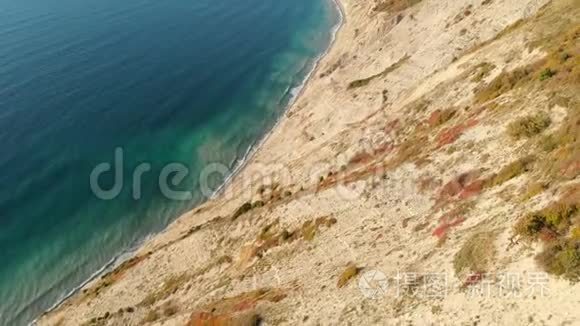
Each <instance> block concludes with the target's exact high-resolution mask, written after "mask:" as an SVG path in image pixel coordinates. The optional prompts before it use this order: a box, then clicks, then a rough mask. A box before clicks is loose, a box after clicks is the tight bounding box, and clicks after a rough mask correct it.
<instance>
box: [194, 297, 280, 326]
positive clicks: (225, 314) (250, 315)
mask: <svg viewBox="0 0 580 326" xmlns="http://www.w3.org/2000/svg"><path fill="white" fill-rule="evenodd" d="M285 298H286V294H285V293H284V292H282V291H281V290H278V289H260V290H256V291H251V292H245V293H242V294H239V295H237V296H235V297H230V298H224V299H221V300H219V301H216V302H214V303H212V304H210V305H209V306H207V307H205V308H204V309H203V311H196V312H194V313H192V314H191V317H190V320H189V322H188V323H187V326H210V325H211V326H218V325H219V326H221V325H223V326H230V325H256V323H257V322H258V320H259V318H258V315H257V314H256V313H255V312H254V309H255V308H256V306H257V305H258V303H260V302H264V301H265V302H271V303H276V302H280V301H282V300H284V299H285ZM208 311H211V312H208Z"/></svg>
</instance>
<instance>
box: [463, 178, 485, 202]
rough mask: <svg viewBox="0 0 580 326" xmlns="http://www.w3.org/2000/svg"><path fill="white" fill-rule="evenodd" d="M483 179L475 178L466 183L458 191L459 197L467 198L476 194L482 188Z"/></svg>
mask: <svg viewBox="0 0 580 326" xmlns="http://www.w3.org/2000/svg"><path fill="white" fill-rule="evenodd" d="M484 184H485V182H484V180H475V181H473V182H471V183H470V184H468V185H466V186H465V187H464V188H463V190H461V192H460V193H459V199H468V198H471V197H473V196H477V195H479V194H480V193H481V191H482V190H483V185H484Z"/></svg>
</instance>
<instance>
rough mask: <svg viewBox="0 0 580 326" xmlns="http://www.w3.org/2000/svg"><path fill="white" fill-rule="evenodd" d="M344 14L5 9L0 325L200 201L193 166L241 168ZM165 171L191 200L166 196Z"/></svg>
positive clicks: (315, 10) (1, 13) (86, 4)
mask: <svg viewBox="0 0 580 326" xmlns="http://www.w3.org/2000/svg"><path fill="white" fill-rule="evenodd" d="M337 17H338V15H337V11H336V8H334V6H333V5H332V4H331V3H330V2H329V1H327V0H292V1H289V0H278V1H273V0H246V1H237V0H222V1H211V0H167V1H156V0H125V1H113V0H59V1H56V0H43V1H32V0H0V143H1V144H2V145H3V148H2V149H3V150H2V154H1V155H0V171H1V173H0V262H1V263H0V324H1V325H21V324H26V323H28V322H30V321H31V320H33V319H34V318H35V317H37V316H38V315H39V314H40V313H42V311H44V310H46V309H48V308H50V307H51V306H52V305H54V304H55V303H57V302H59V301H60V300H62V299H63V298H64V297H65V296H66V295H67V294H68V293H70V291H72V290H74V289H75V288H76V287H78V286H79V285H80V284H82V283H83V282H84V281H86V280H87V279H88V278H90V277H91V275H93V274H94V273H95V272H96V271H98V270H99V269H101V268H103V267H104V266H107V264H110V263H111V262H113V259H114V258H115V257H117V256H118V255H119V254H120V253H122V252H124V251H127V250H130V249H131V248H133V247H134V246H135V245H137V244H138V243H139V242H140V241H142V240H143V239H144V238H145V237H147V236H148V235H150V234H152V233H155V232H158V231H160V230H162V229H163V228H164V227H165V226H166V225H167V224H168V223H169V222H171V221H172V220H173V219H174V218H176V217H177V216H179V215H180V214H181V213H183V212H184V211H186V210H188V209H191V208H192V207H194V206H195V205H196V204H198V203H200V202H201V201H203V200H204V199H205V198H204V197H203V196H202V195H201V194H200V193H199V191H198V190H197V189H198V177H197V176H198V173H199V171H200V170H201V169H202V167H204V166H206V165H207V164H208V163H211V162H221V163H225V164H227V165H229V166H230V167H233V165H235V163H236V162H237V161H238V160H239V159H240V158H241V157H243V156H244V155H245V154H246V153H247V151H248V148H249V147H250V146H251V145H252V144H254V143H256V141H257V140H259V139H260V138H261V137H262V136H263V135H264V134H265V132H267V130H268V129H269V128H271V127H272V125H273V124H274V122H275V120H276V119H277V118H278V117H279V115H280V114H281V112H282V111H283V110H284V108H285V106H286V104H287V102H288V101H289V100H290V97H291V94H292V92H293V90H295V89H296V87H298V86H299V85H300V84H301V83H302V81H303V80H304V78H305V76H306V75H307V74H308V73H309V71H310V70H311V68H312V65H313V63H314V62H315V59H316V58H317V57H318V56H319V55H320V54H321V53H322V52H323V51H324V50H325V49H326V48H327V47H328V45H329V42H330V38H331V30H332V27H333V26H335V25H336V24H337ZM117 147H119V148H122V149H123V151H124V165H123V171H125V174H124V185H125V186H124V187H123V189H122V191H121V193H120V195H119V196H117V197H116V198H115V199H113V200H108V201H107V200H101V199H99V198H97V197H96V196H95V195H94V194H93V192H92V191H91V188H90V183H89V176H90V174H91V171H92V170H93V168H94V167H95V166H97V165H98V164H99V163H102V162H110V163H113V158H114V151H115V148H117ZM143 162H147V163H149V164H150V165H151V171H150V172H148V173H147V174H145V175H144V176H143V178H142V187H141V190H142V194H141V199H140V200H135V199H134V198H133V193H132V189H131V182H132V181H133V180H132V176H131V174H132V172H133V170H134V168H135V167H136V166H137V165H138V164H140V163H143ZM171 162H179V163H181V164H183V166H186V167H187V168H188V169H189V171H190V174H189V175H188V176H187V178H186V179H185V180H184V181H182V182H181V183H180V184H179V185H177V186H175V187H174V189H177V190H193V198H191V199H189V200H185V201H175V200H168V199H167V198H165V197H164V196H163V195H162V193H161V190H160V188H159V185H158V180H157V177H158V176H159V174H160V172H161V170H162V168H163V167H164V166H166V164H168V163H171ZM100 180H101V184H102V185H103V187H105V186H108V185H112V182H113V175H112V174H105V175H103V177H102V178H101V179H100ZM222 181H223V180H222V179H220V178H217V179H215V180H213V182H214V185H216V186H217V185H218V184H220V182H222Z"/></svg>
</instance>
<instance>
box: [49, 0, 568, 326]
mask: <svg viewBox="0 0 580 326" xmlns="http://www.w3.org/2000/svg"><path fill="white" fill-rule="evenodd" d="M341 3H342V5H343V10H344V14H345V18H346V19H345V23H344V25H343V26H342V27H341V29H340V31H339V33H338V35H337V39H336V42H335V44H334V45H333V47H332V49H331V50H330V51H329V53H328V54H327V55H326V56H325V57H324V58H323V59H322V60H321V62H320V64H319V66H318V69H317V71H316V72H315V73H314V75H313V76H312V78H311V79H310V81H309V82H308V84H307V85H306V87H305V89H304V91H303V94H302V95H301V96H300V97H299V98H298V99H297V101H296V102H295V103H294V105H293V106H292V107H291V108H290V109H289V110H288V112H287V113H286V115H285V116H284V117H283V119H282V121H281V122H280V124H279V125H278V126H277V127H276V129H275V130H274V131H273V132H272V134H271V135H270V137H269V138H268V139H267V140H266V141H265V142H264V144H263V146H262V147H261V148H260V149H259V150H258V152H257V153H256V154H255V156H254V157H253V158H252V161H251V162H250V163H249V164H248V165H247V166H246V167H245V168H244V170H243V171H241V173H240V174H239V175H238V176H237V177H236V179H235V180H233V182H232V184H231V185H230V186H229V187H228V189H227V190H226V191H225V193H224V194H222V195H221V196H220V197H219V198H216V199H215V200H212V201H210V202H208V203H206V204H204V205H203V206H202V207H200V208H198V209H196V210H195V211H193V212H190V213H188V214H186V215H184V216H183V217H181V218H180V219H178V220H177V221H176V222H175V223H173V224H172V225H171V227H170V228H169V229H168V230H166V231H165V232H164V233H163V234H160V235H158V236H157V237H155V238H154V239H152V240H151V241H149V242H148V243H147V244H146V245H145V246H144V247H143V248H141V250H140V251H139V252H138V253H137V254H136V256H135V257H134V258H133V259H131V260H129V261H127V262H126V263H124V264H123V265H121V266H120V267H119V268H117V269H116V270H115V271H113V272H112V273H109V274H107V275H105V276H103V277H102V278H101V279H99V280H96V281H95V282H93V283H91V284H89V285H88V286H87V287H86V288H85V289H83V290H82V291H81V292H80V293H78V294H77V295H75V296H73V297H72V298H71V299H70V300H68V301H67V302H66V303H65V304H63V305H62V306H61V307H60V308H58V309H57V310H55V311H53V312H50V313H48V314H47V315H45V316H44V317H43V318H42V319H41V320H40V324H41V325H57V324H58V325H80V324H83V323H86V324H93V325H143V324H152V325H161V324H163V325H206V324H207V325H210V324H211V325H251V324H254V323H256V320H260V321H262V322H263V323H265V324H269V325H278V324H289V325H298V324H305V325H309V324H312V325H317V324H322V325H335V324H349V323H351V324H361V325H364V324H407V323H410V324H417V325H422V324H442V325H448V324H470V325H471V324H484V325H485V324H488V325H497V324H507V325H528V324H538V325H539V324H554V325H562V324H576V323H580V310H578V305H579V304H580V291H579V290H580V288H579V287H578V285H576V284H575V283H574V280H575V279H576V278H577V277H578V276H579V275H580V220H579V219H580V217H579V215H580V214H579V213H578V211H579V210H580V178H579V175H580V140H579V136H580V126H579V123H580V2H579V1H578V0H552V1H549V0H520V1H513V0H474V1H451V0H423V1H420V0H414V1H413V0H381V1H362V0H341Z"/></svg>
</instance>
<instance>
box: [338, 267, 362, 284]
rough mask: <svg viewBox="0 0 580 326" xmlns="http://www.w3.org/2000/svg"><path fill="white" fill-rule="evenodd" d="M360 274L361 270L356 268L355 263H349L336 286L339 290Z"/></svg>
mask: <svg viewBox="0 0 580 326" xmlns="http://www.w3.org/2000/svg"><path fill="white" fill-rule="evenodd" d="M359 272H360V268H358V267H356V265H355V264H353V263H349V264H348V265H347V266H346V268H345V269H344V271H343V272H342V274H340V277H339V278H338V282H337V283H336V286H337V287H339V288H342V287H344V286H345V285H347V284H348V282H349V281H350V280H351V279H352V278H353V277H355V276H357V275H358V273H359Z"/></svg>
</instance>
